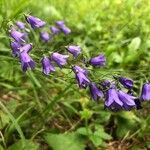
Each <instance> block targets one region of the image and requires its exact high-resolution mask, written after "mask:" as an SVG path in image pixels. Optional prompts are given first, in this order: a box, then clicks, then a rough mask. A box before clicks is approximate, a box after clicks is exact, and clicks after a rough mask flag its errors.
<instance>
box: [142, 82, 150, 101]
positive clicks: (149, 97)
mask: <svg viewBox="0 0 150 150" xmlns="http://www.w3.org/2000/svg"><path fill="white" fill-rule="evenodd" d="M140 98H141V100H143V101H150V83H144V84H143V86H142V91H141V96H140Z"/></svg>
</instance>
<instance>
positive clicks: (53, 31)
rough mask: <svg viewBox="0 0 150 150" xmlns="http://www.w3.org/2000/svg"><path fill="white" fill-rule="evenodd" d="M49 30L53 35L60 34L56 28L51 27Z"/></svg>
mask: <svg viewBox="0 0 150 150" xmlns="http://www.w3.org/2000/svg"><path fill="white" fill-rule="evenodd" d="M50 30H51V32H52V33H53V34H54V35H55V34H58V33H59V32H60V30H59V29H58V28H57V27H55V26H51V27H50Z"/></svg>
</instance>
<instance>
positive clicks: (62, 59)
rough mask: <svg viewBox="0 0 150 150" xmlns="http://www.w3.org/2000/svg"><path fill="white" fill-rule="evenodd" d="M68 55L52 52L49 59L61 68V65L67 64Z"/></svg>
mask: <svg viewBox="0 0 150 150" xmlns="http://www.w3.org/2000/svg"><path fill="white" fill-rule="evenodd" d="M68 57H69V56H68V55H62V54H59V53H57V52H55V53H53V54H52V56H51V59H52V60H53V61H54V62H56V64H57V65H58V66H59V67H60V68H62V66H64V65H66V64H67V58H68Z"/></svg>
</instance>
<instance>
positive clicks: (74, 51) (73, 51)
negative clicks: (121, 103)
mask: <svg viewBox="0 0 150 150" xmlns="http://www.w3.org/2000/svg"><path fill="white" fill-rule="evenodd" d="M66 48H67V50H68V51H69V52H70V53H71V54H72V55H73V56H74V57H77V56H78V55H79V54H80V53H81V47H80V46H75V45H70V46H66Z"/></svg>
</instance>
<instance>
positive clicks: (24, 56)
mask: <svg viewBox="0 0 150 150" xmlns="http://www.w3.org/2000/svg"><path fill="white" fill-rule="evenodd" d="M19 57H20V62H21V67H22V70H23V71H24V72H26V71H27V69H28V68H31V69H34V68H35V62H34V61H33V60H32V58H31V57H30V56H29V54H28V53H26V52H21V53H20V56H19Z"/></svg>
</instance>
